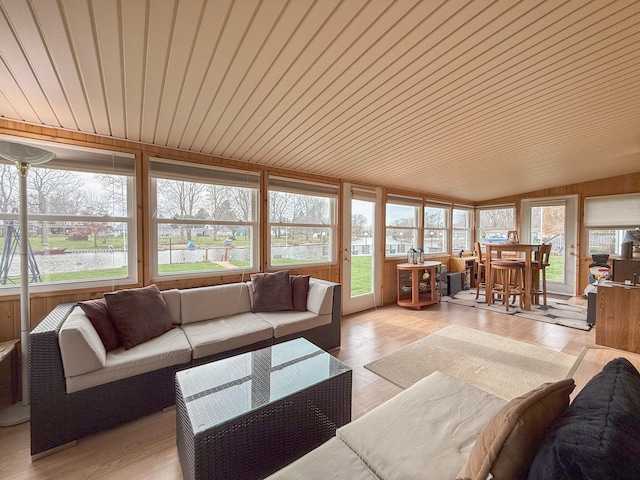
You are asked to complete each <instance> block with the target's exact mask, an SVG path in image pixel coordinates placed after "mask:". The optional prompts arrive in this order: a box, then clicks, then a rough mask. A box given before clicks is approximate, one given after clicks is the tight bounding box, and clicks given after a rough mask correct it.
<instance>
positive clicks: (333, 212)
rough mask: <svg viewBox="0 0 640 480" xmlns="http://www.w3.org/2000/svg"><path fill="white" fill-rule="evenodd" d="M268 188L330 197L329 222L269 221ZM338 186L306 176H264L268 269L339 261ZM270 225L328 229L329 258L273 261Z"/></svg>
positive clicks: (331, 263)
mask: <svg viewBox="0 0 640 480" xmlns="http://www.w3.org/2000/svg"><path fill="white" fill-rule="evenodd" d="M271 191H274V192H282V193H292V194H296V195H306V196H316V197H324V198H328V199H329V200H330V209H329V223H327V224H324V223H289V222H272V221H271V211H270V205H269V199H270V196H271V195H270V194H271ZM339 193H340V187H339V186H338V185H333V184H329V183H319V182H311V181H307V180H298V179H294V178H289V177H282V176H278V175H269V177H268V178H267V194H266V197H267V211H266V212H265V217H266V221H267V232H268V233H267V258H266V261H267V265H268V266H269V269H270V270H288V269H290V268H292V267H296V268H299V267H314V266H333V265H336V264H337V262H338V254H337V253H338V244H337V242H338V223H337V221H338V198H339ZM272 227H284V228H319V229H326V230H328V231H329V260H328V261H323V262H308V263H298V262H296V263H289V264H279V265H274V264H273V258H272V256H271V249H272V245H271V229H272Z"/></svg>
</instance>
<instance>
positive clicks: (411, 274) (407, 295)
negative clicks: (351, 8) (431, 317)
mask: <svg viewBox="0 0 640 480" xmlns="http://www.w3.org/2000/svg"><path fill="white" fill-rule="evenodd" d="M441 265H442V263H441V262H424V263H417V264H413V263H400V264H398V265H396V269H397V273H398V292H397V293H398V305H400V306H402V307H411V308H416V309H418V310H420V309H421V308H422V307H424V306H426V305H433V304H434V303H439V302H440V290H439V289H438V277H439V275H440V272H439V271H438V269H439V267H440V266H441ZM425 275H426V277H427V278H424V277H425Z"/></svg>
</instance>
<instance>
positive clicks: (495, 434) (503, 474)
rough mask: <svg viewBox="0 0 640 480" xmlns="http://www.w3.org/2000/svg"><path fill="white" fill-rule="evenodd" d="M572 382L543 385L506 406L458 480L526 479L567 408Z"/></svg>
mask: <svg viewBox="0 0 640 480" xmlns="http://www.w3.org/2000/svg"><path fill="white" fill-rule="evenodd" d="M574 388H575V382H574V381H573V379H572V378H568V379H565V380H560V381H559V382H554V383H545V384H542V385H540V386H539V387H538V388H535V389H533V390H531V391H530V392H528V393H525V394H524V395H522V396H520V397H517V398H514V399H513V400H511V401H510V402H509V403H507V404H506V405H505V406H504V407H502V409H500V411H499V412H498V413H497V414H496V415H495V416H494V417H493V418H492V419H491V420H490V421H489V423H488V424H487V426H486V427H485V428H484V430H483V431H482V433H481V434H480V435H479V436H478V439H477V440H476V443H475V445H474V446H473V448H472V450H471V454H470V455H469V459H468V460H467V464H466V465H465V466H464V467H463V468H462V470H461V471H460V472H459V473H458V477H463V478H471V479H473V480H485V479H486V478H487V476H488V475H489V473H491V474H492V475H493V476H494V478H495V479H496V480H503V479H509V480H518V479H525V478H527V474H528V472H529V467H530V466H531V462H532V460H533V457H534V456H535V454H536V453H537V451H538V449H539V448H540V446H541V445H542V442H543V440H544V437H545V435H546V434H547V433H548V432H549V431H550V430H551V429H552V428H553V426H554V424H555V422H556V420H557V418H558V417H559V416H560V415H561V414H562V413H563V412H564V411H565V409H566V408H567V406H568V405H569V394H570V393H571V392H572V391H573V389H574Z"/></svg>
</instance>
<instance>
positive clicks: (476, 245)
mask: <svg viewBox="0 0 640 480" xmlns="http://www.w3.org/2000/svg"><path fill="white" fill-rule="evenodd" d="M473 249H474V251H475V253H476V262H478V263H482V249H481V248H480V242H474V243H473Z"/></svg>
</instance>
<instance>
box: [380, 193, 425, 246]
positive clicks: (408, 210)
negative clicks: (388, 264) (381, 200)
mask: <svg viewBox="0 0 640 480" xmlns="http://www.w3.org/2000/svg"><path fill="white" fill-rule="evenodd" d="M421 209H422V200H421V199H419V198H411V197H401V196H397V195H389V196H388V197H387V203H386V224H387V225H386V241H385V252H386V254H387V256H394V255H396V256H399V255H406V253H407V251H408V250H410V249H411V248H414V247H417V246H418V242H419V232H420V213H421Z"/></svg>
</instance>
